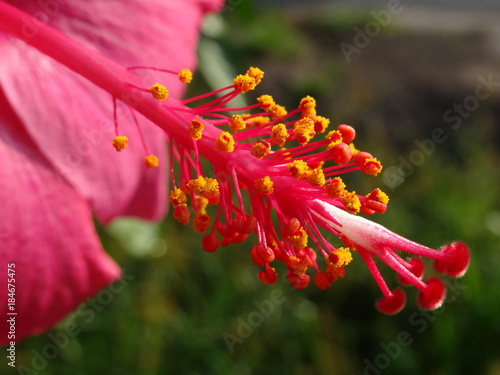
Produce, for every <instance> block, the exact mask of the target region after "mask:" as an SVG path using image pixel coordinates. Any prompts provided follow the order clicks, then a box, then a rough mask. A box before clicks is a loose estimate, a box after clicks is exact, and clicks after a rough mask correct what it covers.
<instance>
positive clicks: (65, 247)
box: [0, 101, 120, 345]
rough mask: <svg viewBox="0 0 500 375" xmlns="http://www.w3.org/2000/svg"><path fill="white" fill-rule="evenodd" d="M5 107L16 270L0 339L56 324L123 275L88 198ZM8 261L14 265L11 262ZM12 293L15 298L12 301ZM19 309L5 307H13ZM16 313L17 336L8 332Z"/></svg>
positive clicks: (6, 259)
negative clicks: (100, 235)
mask: <svg viewBox="0 0 500 375" xmlns="http://www.w3.org/2000/svg"><path fill="white" fill-rule="evenodd" d="M0 103H1V104H2V111H0V116H1V117H0V165H1V166H2V167H1V168H0V202H2V210H1V215H2V219H1V224H0V249H1V251H0V264H1V265H2V269H3V272H4V275H6V274H7V268H10V269H11V270H12V272H13V273H14V275H13V277H12V279H14V280H10V281H9V284H10V286H12V287H14V288H15V290H14V291H13V294H11V295H9V296H7V292H6V290H7V284H6V282H7V280H5V278H4V288H3V289H4V292H3V293H2V296H1V298H2V303H0V314H1V316H2V317H4V318H3V319H2V322H1V325H0V332H1V334H0V345H5V344H7V343H9V342H10V341H18V340H21V339H23V338H25V337H26V336H28V335H33V334H37V333H40V332H43V331H45V330H47V329H48V328H50V327H51V326H52V325H54V324H55V323H57V322H58V321H59V320H61V319H62V318H64V317H65V316H66V315H67V314H68V313H70V312H71V311H73V310H74V309H75V308H76V307H77V306H78V305H79V304H80V303H82V301H84V300H86V299H87V298H89V297H91V296H92V295H94V294H95V293H97V292H98V291H99V290H100V289H102V288H104V287H106V286H107V285H108V284H109V283H111V282H112V281H114V280H116V279H117V278H118V277H119V275H120V270H119V268H118V266H117V265H116V264H115V263H114V261H113V260H111V258H110V257H109V256H108V255H106V253H105V252H104V251H103V249H102V248H101V245H100V243H99V238H98V237H97V235H96V233H95V230H94V226H93V223H92V214H91V212H90V209H89V206H88V204H87V202H85V200H84V199H83V198H81V197H80V196H79V195H78V194H77V193H76V192H75V191H74V190H73V188H72V187H71V186H70V185H68V183H67V182H65V181H64V180H63V179H61V178H60V177H59V176H58V175H57V174H55V173H54V171H53V169H52V167H51V165H50V164H49V163H48V162H47V160H46V159H45V158H44V157H43V155H41V154H40V152H39V151H38V150H37V147H36V145H34V144H33V142H32V141H31V139H30V137H29V135H28V134H27V133H26V132H25V130H24V129H23V128H22V126H21V124H20V123H18V122H17V123H16V121H15V118H14V117H13V116H14V114H13V113H12V112H10V115H9V118H6V113H8V111H7V110H6V108H7V109H8V107H6V106H5V103H2V101H0ZM8 265H9V266H8ZM8 297H9V298H11V300H9V301H10V302H13V303H9V304H7V301H8ZM9 312H10V313H12V312H14V313H17V315H7V313H9ZM6 317H8V318H12V317H14V319H15V331H14V332H15V339H13V337H11V339H9V335H8V334H7V333H8V332H11V331H10V324H7V321H6V320H7V319H6Z"/></svg>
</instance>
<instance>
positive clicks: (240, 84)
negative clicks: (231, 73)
mask: <svg viewBox="0 0 500 375" xmlns="http://www.w3.org/2000/svg"><path fill="white" fill-rule="evenodd" d="M233 83H234V88H235V89H236V90H238V91H239V92H242V93H245V92H248V91H250V90H253V89H254V88H255V86H257V83H256V82H255V78H253V77H250V76H249V75H248V74H239V75H237V76H236V78H235V79H234V82H233Z"/></svg>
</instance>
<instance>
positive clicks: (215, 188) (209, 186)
mask: <svg viewBox="0 0 500 375" xmlns="http://www.w3.org/2000/svg"><path fill="white" fill-rule="evenodd" d="M204 181H205V184H204V186H203V193H212V194H213V193H218V192H219V182H218V181H217V180H216V179H215V178H211V177H205V178H204Z"/></svg>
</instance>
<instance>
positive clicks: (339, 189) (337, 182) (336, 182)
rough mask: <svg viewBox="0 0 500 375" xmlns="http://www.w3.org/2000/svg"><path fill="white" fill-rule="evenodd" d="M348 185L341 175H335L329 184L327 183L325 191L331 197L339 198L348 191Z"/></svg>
mask: <svg viewBox="0 0 500 375" xmlns="http://www.w3.org/2000/svg"><path fill="white" fill-rule="evenodd" d="M345 187H346V185H345V184H344V181H342V179H341V178H340V177H335V178H332V179H331V180H330V182H329V183H328V184H326V185H325V191H326V194H327V195H328V198H330V199H337V198H338V197H340V196H342V195H344V194H345V193H346V190H345Z"/></svg>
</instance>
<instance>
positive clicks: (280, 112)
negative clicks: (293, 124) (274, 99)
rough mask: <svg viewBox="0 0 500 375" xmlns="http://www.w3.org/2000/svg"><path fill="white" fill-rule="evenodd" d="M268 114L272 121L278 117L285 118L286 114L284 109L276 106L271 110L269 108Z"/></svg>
mask: <svg viewBox="0 0 500 375" xmlns="http://www.w3.org/2000/svg"><path fill="white" fill-rule="evenodd" d="M269 113H270V114H271V117H272V118H273V120H276V119H279V118H280V117H283V116H286V115H287V114H288V112H287V110H286V109H285V107H283V106H282V105H278V104H277V105H275V106H274V107H273V108H271V110H270V111H269Z"/></svg>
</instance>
